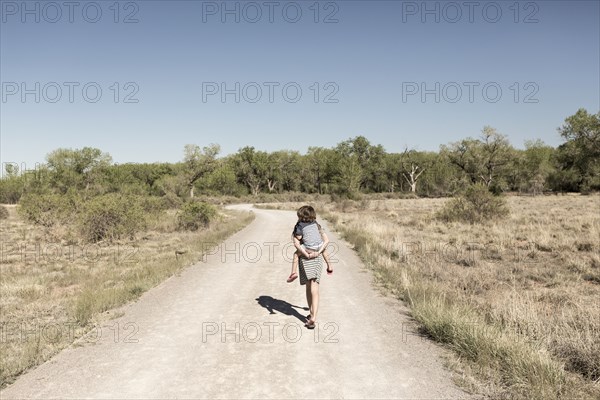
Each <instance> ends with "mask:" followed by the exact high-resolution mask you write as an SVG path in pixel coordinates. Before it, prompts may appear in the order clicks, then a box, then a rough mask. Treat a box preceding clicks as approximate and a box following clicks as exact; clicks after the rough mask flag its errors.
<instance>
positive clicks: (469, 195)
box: [436, 184, 509, 224]
mask: <svg viewBox="0 0 600 400" xmlns="http://www.w3.org/2000/svg"><path fill="white" fill-rule="evenodd" d="M508 214H509V211H508V207H507V205H506V200H505V199H504V198H503V197H500V196H495V195H494V194H492V193H490V191H489V190H488V189H487V187H485V186H484V185H481V184H475V185H471V186H469V188H467V190H466V191H465V193H464V194H463V195H461V196H459V197H456V198H454V199H452V200H450V201H448V202H446V204H445V205H444V207H443V208H442V209H441V210H440V211H438V213H437V214H436V217H437V218H438V219H440V220H442V221H446V222H452V221H460V222H468V223H470V224H475V223H481V222H483V221H486V220H496V219H501V218H505V217H506V216H508Z"/></svg>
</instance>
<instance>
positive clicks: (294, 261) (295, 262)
mask: <svg viewBox="0 0 600 400" xmlns="http://www.w3.org/2000/svg"><path fill="white" fill-rule="evenodd" d="M299 256H300V251H296V252H295V253H294V257H292V274H293V273H296V272H298V257H299Z"/></svg>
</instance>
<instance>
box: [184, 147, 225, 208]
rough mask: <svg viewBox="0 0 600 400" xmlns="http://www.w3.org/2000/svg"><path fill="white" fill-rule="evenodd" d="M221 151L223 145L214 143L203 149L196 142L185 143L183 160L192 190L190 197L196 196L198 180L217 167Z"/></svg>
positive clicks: (187, 181)
mask: <svg viewBox="0 0 600 400" xmlns="http://www.w3.org/2000/svg"><path fill="white" fill-rule="evenodd" d="M220 151H221V147H220V146H219V145H218V144H214V143H211V144H210V145H208V146H206V147H203V148H202V149H200V146H198V145H195V144H186V145H185V148H184V158H183V161H184V163H185V165H186V178H187V179H186V183H187V186H188V188H189V191H190V198H194V186H195V184H196V181H197V180H198V179H200V178H202V177H203V176H204V175H206V174H207V173H210V172H212V171H213V170H214V169H215V167H216V163H217V161H216V157H217V154H219V152H220Z"/></svg>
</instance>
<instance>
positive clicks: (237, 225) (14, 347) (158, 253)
mask: <svg viewBox="0 0 600 400" xmlns="http://www.w3.org/2000/svg"><path fill="white" fill-rule="evenodd" d="M8 210H9V217H8V219H4V220H2V222H1V228H0V239H1V243H2V254H1V264H0V272H1V274H0V293H1V297H0V315H1V318H2V319H1V321H0V355H1V357H0V387H3V386H5V385H6V384H8V383H10V382H12V381H13V380H14V379H15V378H16V377H17V376H18V375H20V374H21V373H22V372H23V371H25V370H27V369H28V368H31V367H33V366H35V365H38V364H40V363H42V362H43V361H45V360H47V359H48V358H50V357H51V356H52V355H54V354H56V353H57V352H58V351H60V350H61V349H63V348H65V347H66V346H68V345H69V344H71V343H73V342H74V341H75V340H76V339H78V338H80V337H82V336H83V335H85V334H86V332H89V331H90V330H91V328H92V327H94V326H96V325H98V324H99V323H100V322H101V321H103V320H105V319H107V318H110V317H111V315H110V313H108V311H109V310H111V309H113V308H115V307H118V306H120V305H123V304H125V303H127V302H129V301H132V300H135V299H137V298H138V297H139V296H140V295H141V294H142V293H143V292H145V291H146V290H148V289H150V288H152V287H154V286H156V285H157V284H159V283H160V282H162V281H163V280H165V279H166V278H168V277H169V276H171V275H173V274H175V273H177V272H178V271H180V270H181V269H183V268H184V267H186V266H188V265H190V264H192V263H194V262H196V261H197V260H199V259H200V258H201V256H202V251H203V247H204V246H203V244H204V243H218V242H220V241H222V240H223V239H225V238H226V237H228V236H230V235H231V234H233V233H234V232H236V231H238V230H240V229H241V228H243V227H244V226H246V225H247V224H248V223H250V221H251V220H252V219H253V218H254V216H253V214H250V213H242V212H234V211H226V212H224V213H223V214H222V218H221V220H220V221H219V222H218V223H214V224H212V225H211V226H210V227H209V228H207V229H205V230H202V231H196V232H193V233H192V232H177V231H176V218H175V215H174V211H173V212H168V213H167V214H165V215H164V216H163V217H161V218H160V219H157V220H155V221H153V222H152V227H151V230H149V231H147V232H145V233H144V234H143V235H141V237H140V238H139V239H138V240H136V241H134V242H121V243H113V244H108V243H105V244H104V243H100V244H94V245H83V244H81V243H78V242H74V241H73V240H72V239H71V240H70V241H63V240H59V239H57V238H60V237H61V233H60V230H61V228H60V227H57V228H54V229H52V230H51V231H50V230H47V231H42V230H40V229H39V228H37V227H33V226H31V225H29V224H27V223H25V222H23V221H22V220H20V218H19V217H18V215H17V213H16V209H15V207H14V206H8ZM176 252H178V254H176Z"/></svg>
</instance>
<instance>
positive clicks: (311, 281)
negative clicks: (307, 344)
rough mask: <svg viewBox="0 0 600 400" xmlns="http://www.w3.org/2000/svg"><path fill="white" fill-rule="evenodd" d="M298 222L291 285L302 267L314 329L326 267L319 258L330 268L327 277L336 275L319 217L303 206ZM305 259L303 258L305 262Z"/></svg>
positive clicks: (308, 322)
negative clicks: (321, 256)
mask: <svg viewBox="0 0 600 400" xmlns="http://www.w3.org/2000/svg"><path fill="white" fill-rule="evenodd" d="M296 214H297V215H298V222H297V223H296V225H295V226H294V231H293V232H292V240H293V242H294V246H295V247H296V252H295V253H294V258H293V260H292V273H291V274H290V276H289V277H288V279H287V281H288V283H289V282H293V281H294V280H296V278H298V273H297V271H298V265H299V266H300V285H306V300H307V302H308V308H309V309H310V314H308V315H307V316H306V320H307V321H306V327H307V328H309V329H314V327H315V322H316V320H317V311H318V308H319V282H320V280H321V270H322V268H323V263H322V262H321V259H320V258H319V255H323V259H324V260H325V263H326V264H327V274H332V273H333V268H332V267H331V263H330V260H329V254H327V252H326V248H327V245H328V244H329V238H328V237H327V234H325V232H324V231H323V229H322V228H321V225H319V224H318V223H317V213H316V211H315V209H314V208H313V207H311V206H302V207H300V208H299V209H298V211H297V213H296ZM301 257H302V258H301Z"/></svg>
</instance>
